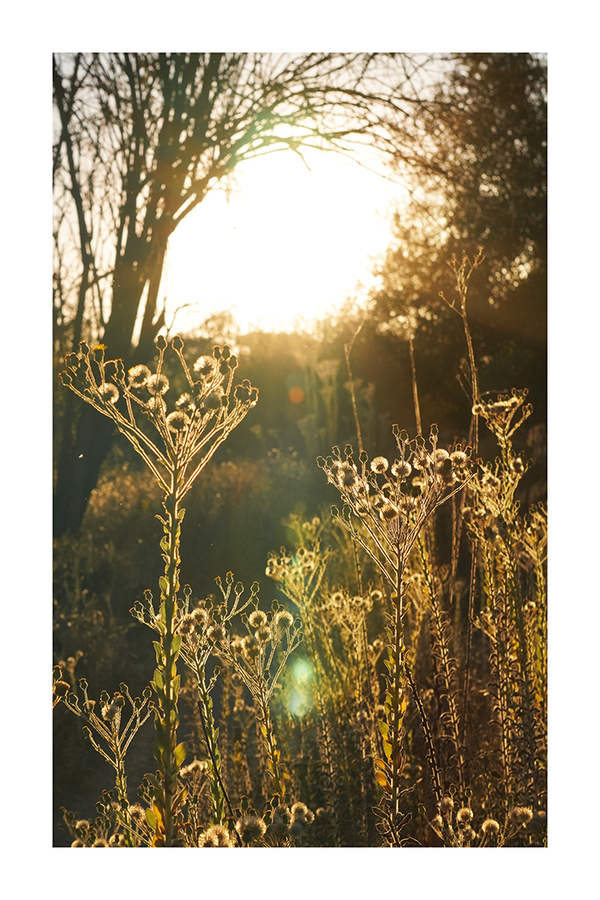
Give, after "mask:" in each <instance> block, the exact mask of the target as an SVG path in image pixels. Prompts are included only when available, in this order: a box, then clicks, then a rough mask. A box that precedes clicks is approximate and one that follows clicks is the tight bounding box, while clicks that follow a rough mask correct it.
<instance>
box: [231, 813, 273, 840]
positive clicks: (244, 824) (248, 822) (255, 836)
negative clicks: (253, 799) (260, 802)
mask: <svg viewBox="0 0 600 900" xmlns="http://www.w3.org/2000/svg"><path fill="white" fill-rule="evenodd" d="M235 830H236V831H237V833H238V834H239V836H240V837H241V839H242V840H243V841H244V843H245V844H250V843H253V842H254V841H259V840H260V839H261V838H262V837H263V836H264V834H265V832H266V830H267V826H266V824H265V820H264V819H260V818H259V817H258V816H251V815H248V816H242V818H241V819H238V820H237V822H236V823H235Z"/></svg>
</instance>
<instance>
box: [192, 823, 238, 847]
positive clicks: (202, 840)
mask: <svg viewBox="0 0 600 900" xmlns="http://www.w3.org/2000/svg"><path fill="white" fill-rule="evenodd" d="M198 846H199V847H235V842H234V841H233V840H232V838H231V835H230V834H229V832H228V830H227V829H226V828H224V827H223V825H211V826H210V828H207V829H206V831H205V832H204V834H201V835H200V837H199V839H198Z"/></svg>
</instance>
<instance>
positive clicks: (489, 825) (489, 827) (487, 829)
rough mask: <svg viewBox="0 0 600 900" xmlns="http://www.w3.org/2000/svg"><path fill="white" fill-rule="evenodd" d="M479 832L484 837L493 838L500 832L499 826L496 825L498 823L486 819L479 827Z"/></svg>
mask: <svg viewBox="0 0 600 900" xmlns="http://www.w3.org/2000/svg"><path fill="white" fill-rule="evenodd" d="M481 831H482V833H483V834H484V835H489V836H490V837H495V836H496V835H497V834H498V832H499V831H500V825H499V824H498V822H496V820H495V819H486V820H485V822H484V823H483V825H482V826H481Z"/></svg>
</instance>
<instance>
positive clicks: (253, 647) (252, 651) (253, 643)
mask: <svg viewBox="0 0 600 900" xmlns="http://www.w3.org/2000/svg"><path fill="white" fill-rule="evenodd" d="M242 652H243V654H244V656H245V657H246V658H247V659H256V658H257V657H258V656H260V644H259V642H258V641H257V640H256V638H255V637H254V635H253V634H248V635H246V637H245V638H242Z"/></svg>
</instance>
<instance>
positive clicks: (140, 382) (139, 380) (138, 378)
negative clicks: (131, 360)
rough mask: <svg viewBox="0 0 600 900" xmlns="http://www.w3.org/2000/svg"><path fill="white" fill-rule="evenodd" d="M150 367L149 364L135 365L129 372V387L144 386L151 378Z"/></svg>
mask: <svg viewBox="0 0 600 900" xmlns="http://www.w3.org/2000/svg"><path fill="white" fill-rule="evenodd" d="M151 374H152V373H151V372H150V369H149V368H148V366H134V367H133V368H132V369H130V370H129V372H128V373H127V379H128V381H129V387H132V388H142V387H144V385H145V384H146V382H147V381H148V379H149V378H150V375H151Z"/></svg>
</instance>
